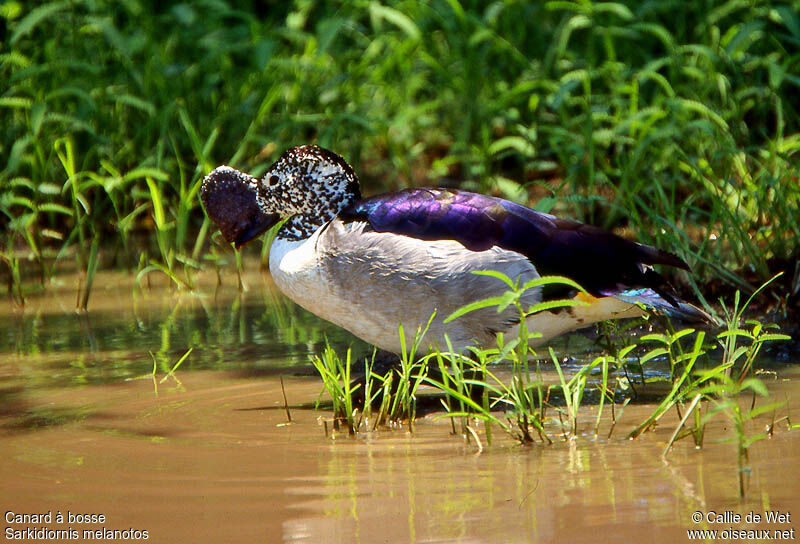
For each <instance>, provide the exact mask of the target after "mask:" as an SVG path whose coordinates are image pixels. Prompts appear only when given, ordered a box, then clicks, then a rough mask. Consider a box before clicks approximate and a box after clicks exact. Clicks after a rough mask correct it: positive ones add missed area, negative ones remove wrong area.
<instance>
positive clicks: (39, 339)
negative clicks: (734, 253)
mask: <svg viewBox="0 0 800 544" xmlns="http://www.w3.org/2000/svg"><path fill="white" fill-rule="evenodd" d="M249 268H250V269H254V268H255V267H249ZM75 283H76V282H75V278H72V277H69V276H67V277H61V278H58V277H57V278H56V280H54V284H53V285H51V286H50V287H49V288H48V289H47V290H46V291H44V292H42V293H39V294H36V295H31V296H29V297H28V301H27V304H26V307H25V309H24V311H20V310H19V309H17V308H14V307H13V306H12V305H11V304H10V302H9V301H4V302H3V303H2V305H0V334H2V336H0V397H2V399H1V401H0V402H1V404H0V444H1V445H2V450H0V451H2V459H3V460H2V463H1V464H0V490H2V494H1V495H0V497H2V503H3V515H4V521H3V524H2V527H3V531H4V533H3V535H4V538H5V539H6V540H14V539H21V538H23V537H25V538H26V539H27V540H30V539H32V538H33V539H35V538H36V536H37V533H36V532H35V531H36V530H40V531H41V529H42V528H44V529H45V531H50V532H49V533H48V532H45V533H41V532H40V533H38V535H39V536H40V537H45V538H44V539H42V538H40V539H39V540H36V541H51V542H52V541H57V540H58V539H59V538H58V537H61V538H60V540H62V541H78V542H82V541H86V540H88V538H84V537H85V536H87V535H84V534H83V531H84V530H88V531H98V530H99V531H104V530H105V531H114V530H117V531H120V532H118V533H117V535H116V541H120V540H125V541H135V540H143V537H144V536H145V532H146V536H147V537H148V538H147V540H148V541H152V542H347V543H354V542H359V543H372V542H465V543H466V542H556V541H559V542H590V541H591V542H612V541H613V542H621V541H630V542H639V541H654V542H685V541H689V540H690V538H689V537H690V535H689V534H688V533H687V530H690V529H711V530H718V531H720V533H719V534H718V537H717V540H723V541H724V540H726V539H725V538H724V537H725V535H726V534H727V536H729V537H731V536H732V533H731V532H730V531H731V529H735V530H752V531H762V532H761V533H750V534H749V536H750V537H752V538H745V539H744V540H751V541H752V540H755V539H756V538H757V537H762V538H763V537H764V536H769V539H768V540H767V541H777V540H778V539H777V536H784V535H785V536H786V538H785V539H786V540H791V539H797V538H800V535H797V534H796V531H797V529H800V477H798V476H800V468H798V467H799V466H800V429H798V430H788V429H787V426H786V424H785V422H782V423H779V424H777V425H776V426H775V432H774V434H773V436H772V437H771V438H768V439H765V440H761V441H759V442H757V443H755V444H754V445H753V446H752V448H751V452H750V463H749V483H748V487H747V495H746V496H745V498H744V499H740V497H739V483H738V477H737V470H738V468H737V466H738V465H737V455H736V445H735V443H731V442H726V441H725V440H726V439H730V438H731V437H732V434H731V433H732V431H731V429H730V428H729V427H730V425H729V424H728V422H726V421H725V420H723V419H722V418H719V419H717V420H715V421H714V422H712V423H711V424H710V426H709V429H708V430H707V436H706V444H705V447H704V448H703V449H702V450H696V449H695V448H694V446H693V443H691V442H690V441H689V440H688V439H687V440H683V441H680V442H678V443H677V444H676V446H675V447H674V448H673V450H672V452H671V453H670V455H669V456H668V457H667V458H666V459H663V458H662V456H661V453H662V451H663V449H664V446H665V444H666V442H667V440H668V439H669V436H670V435H671V433H672V431H673V430H674V428H675V425H676V424H677V417H676V416H675V415H674V414H672V413H670V414H669V415H668V416H665V418H663V420H662V423H661V424H660V425H659V426H658V427H657V428H656V430H655V431H653V432H649V433H646V434H645V435H643V436H642V437H640V438H639V439H637V440H626V439H624V436H625V434H626V432H627V431H629V430H630V429H632V428H633V426H634V425H635V424H636V423H638V422H640V421H642V420H643V419H644V418H645V417H646V416H647V415H648V414H649V413H650V412H651V411H652V410H653V408H654V406H653V405H628V406H627V407H626V408H625V409H624V412H623V413H622V416H621V418H620V421H619V424H618V425H617V427H616V428H615V430H614V433H613V434H612V435H611V437H610V438H607V437H606V434H607V432H608V429H609V426H610V419H609V412H608V410H606V411H605V413H604V416H603V421H602V424H601V427H600V428H601V436H600V437H599V438H595V437H594V436H593V435H592V428H593V426H594V417H595V415H596V413H597V412H596V410H597V407H596V406H585V407H582V408H581V413H580V414H581V419H580V421H581V429H582V432H581V433H580V436H579V437H578V438H577V439H573V440H563V439H556V440H555V442H554V443H553V444H552V445H549V446H543V445H534V446H520V445H518V444H516V443H515V442H514V441H513V440H511V439H510V438H507V437H504V436H503V435H502V432H501V431H500V430H499V429H495V433H494V436H495V440H494V442H493V444H492V446H491V447H486V448H485V449H484V450H483V451H482V452H478V450H477V448H476V447H475V445H474V443H472V442H468V441H466V440H465V439H464V438H463V437H460V436H456V435H453V434H451V426H450V424H449V422H448V421H446V420H443V419H440V418H437V417H436V414H430V415H427V416H425V417H424V418H422V419H420V420H419V421H418V422H417V423H416V425H415V426H414V431H413V433H411V432H408V430H407V429H383V430H379V431H377V432H374V433H368V434H365V435H361V436H359V437H357V438H350V437H347V436H346V435H344V434H336V435H333V437H332V436H330V435H328V436H326V434H325V429H324V425H323V421H324V420H325V419H326V418H328V417H329V416H330V414H328V413H326V412H325V411H324V410H323V411H315V410H314V409H313V403H314V401H315V400H316V399H317V397H318V394H319V392H320V388H321V384H320V382H319V380H318V378H316V377H315V376H314V375H313V373H312V372H311V370H310V367H309V365H308V356H309V354H310V353H318V352H319V351H320V350H321V349H322V347H323V346H324V342H325V338H326V337H327V338H328V339H329V341H330V342H331V343H332V344H333V345H334V346H336V347H337V349H344V348H345V347H346V346H347V345H349V344H350V343H352V342H353V339H352V338H351V337H349V336H348V335H347V334H346V333H344V332H342V331H339V330H338V329H336V327H334V326H332V325H329V324H326V323H324V322H321V321H319V320H317V319H315V318H313V316H310V315H309V314H307V313H306V312H303V311H302V310H300V309H298V308H297V307H295V306H293V305H292V304H290V303H288V302H286V301H285V299H283V298H282V297H280V296H279V295H278V294H276V293H275V291H274V289H273V288H272V287H271V284H270V281H269V278H268V277H266V276H263V275H261V274H259V273H258V272H257V271H255V270H254V271H253V272H250V273H249V274H248V275H247V276H246V278H245V283H246V284H247V286H248V290H247V291H246V292H244V293H243V294H240V293H239V291H238V289H237V288H236V284H235V281H234V282H231V280H230V279H227V278H226V282H224V283H223V285H222V286H221V287H217V286H216V285H215V281H214V278H210V277H206V278H203V279H201V281H200V288H199V289H198V290H197V292H195V293H194V294H188V293H179V292H176V291H174V290H172V289H171V288H169V286H168V285H167V284H166V283H164V282H162V281H160V280H159V278H157V277H154V278H153V281H152V283H151V286H150V287H149V288H141V289H137V288H134V281H133V278H132V277H131V276H130V275H129V274H126V273H116V272H108V273H102V274H100V275H99V276H98V278H97V279H96V282H95V285H96V287H95V290H94V292H93V293H92V296H91V299H90V306H89V307H90V312H89V314H88V315H86V316H79V315H76V314H75V312H74V310H73V308H74V301H75V296H76V293H75V290H74V288H75V287H74V286H75ZM355 346H356V349H359V347H360V348H361V349H363V348H364V346H363V345H359V344H358V343H357V342H356V343H355ZM190 347H191V348H193V351H192V353H191V354H190V355H189V357H188V358H187V359H186V360H185V362H184V363H183V364H182V365H181V366H180V367H179V368H178V369H177V370H176V372H175V374H174V376H167V373H168V371H169V369H170V368H171V367H172V365H174V363H175V362H176V361H177V360H178V359H179V358H180V357H181V355H183V354H184V353H185V352H186V350H187V349H188V348H190ZM154 360H155V365H156V372H155V380H154V378H153V364H154V363H153V361H154ZM799 368H800V367H798V366H797V365H779V366H777V367H774V368H773V370H775V372H776V374H775V375H774V376H773V375H769V376H767V377H765V380H766V381H767V383H768V386H769V388H770V391H771V394H772V400H784V399H788V400H789V405H790V406H789V409H790V410H791V411H790V413H794V414H800V402H799V401H798V399H800V387H799V386H798V383H800V381H799V380H800V369H799ZM281 376H282V377H283V379H284V382H285V389H286V393H287V396H288V402H289V405H290V410H291V416H292V422H291V423H289V422H288V421H287V417H286V414H285V411H284V407H283V400H282V399H283V397H282V393H281V386H280V381H279V379H280V377H281ZM164 378H166V379H164ZM162 380H163V381H162ZM786 413H787V412H786V408H781V409H779V410H778V413H777V417H783V416H784V415H786ZM771 418H772V414H771V413H769V414H765V415H764V416H763V417H761V418H759V420H757V421H756V422H755V423H753V424H751V425H750V427H748V432H750V433H757V432H763V428H764V425H765V424H767V423H769V422H770V421H771ZM797 419H798V420H800V415H798V416H797ZM550 430H551V431H552V432H551V436H553V437H554V438H558V432H557V429H555V428H552V429H550ZM765 510H766V511H780V512H782V513H785V514H788V515H789V516H788V517H784V518H779V519H773V520H771V521H767V520H766V519H764V515H765V514H764V511H765ZM697 512H699V513H700V516H701V517H702V519H701V521H700V522H699V523H696V522H694V521H693V516H695V515H697V514H696V513H697ZM37 513H41V514H47V513H50V515H51V517H50V518H42V519H37V518H35V517H27V518H24V519H23V518H15V516H17V515H30V514H37ZM59 513H61V514H62V515H63V516H64V518H65V519H64V520H63V522H61V523H59V522H58V520H57V518H56V516H57V515H58V514H59ZM76 514H79V515H86V514H90V515H95V516H96V517H94V518H89V519H88V520H86V519H81V520H80V521H83V523H80V522H79V519H78V518H76V517H75V515H76ZM70 515H71V516H72V518H71V521H70V518H69V516H70ZM101 515H102V516H104V518H103V519H102V521H100V518H99V517H97V516H101ZM756 515H758V516H761V518H762V519H761V520H760V521H755V520H754V516H756ZM736 516H740V517H741V519H737V517H736ZM748 516H750V517H749V518H748ZM18 520H19V521H18ZM726 530H727V531H729V532H728V533H723V531H726ZM26 531H28V532H26ZM30 531H33V533H31V532H30ZM54 531H62V532H61V533H55V532H54ZM70 531H75V532H74V533H72V532H70ZM122 531H125V532H122ZM763 531H769V534H768V535H766V534H765V533H764V532H763ZM777 531H786V532H785V533H784V532H781V533H780V534H778V533H777ZM100 534H101V536H102V535H105V536H114V535H113V533H105V534H103V533H100ZM738 535H739V536H748V535H747V533H745V534H744V535H742V534H741V533H739V534H738ZM68 537H69V538H68ZM727 540H733V538H728V539H727ZM738 540H743V539H742V538H738Z"/></svg>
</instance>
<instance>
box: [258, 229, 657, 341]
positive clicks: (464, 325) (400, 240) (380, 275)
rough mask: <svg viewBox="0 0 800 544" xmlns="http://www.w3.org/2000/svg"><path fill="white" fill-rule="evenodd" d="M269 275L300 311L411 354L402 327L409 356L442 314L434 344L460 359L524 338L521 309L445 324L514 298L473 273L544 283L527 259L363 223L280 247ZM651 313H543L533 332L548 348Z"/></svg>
mask: <svg viewBox="0 0 800 544" xmlns="http://www.w3.org/2000/svg"><path fill="white" fill-rule="evenodd" d="M269 267H270V272H271V274H272V277H273V279H274V281H275V283H276V285H277V286H278V288H279V289H280V290H281V291H282V292H283V293H284V294H286V295H287V296H288V297H289V298H291V299H292V300H293V301H295V302H296V303H297V304H299V305H300V306H302V307H304V308H305V309H307V310H309V311H310V312H312V313H314V314H316V315H318V316H319V317H322V318H323V319H326V320H328V321H331V322H332V323H335V324H336V325H339V326H340V327H343V328H345V329H347V330H349V331H350V332H352V333H353V334H354V335H356V336H358V337H359V338H361V339H363V340H365V341H366V342H368V343H370V344H372V345H375V346H377V347H379V348H382V349H385V350H387V351H391V352H394V353H400V352H401V351H402V348H401V346H402V344H401V341H400V336H399V333H398V326H399V325H400V324H401V323H402V324H403V327H404V333H405V334H404V336H405V341H406V346H407V347H408V346H410V345H411V342H412V340H413V337H414V333H415V331H416V330H417V328H418V327H420V326H424V325H425V324H426V323H427V321H428V319H429V318H430V316H431V313H433V312H434V311H436V314H437V315H436V317H435V319H434V321H433V323H432V324H431V327H430V329H429V332H428V334H427V336H426V337H425V344H438V345H439V347H441V348H442V349H446V347H447V344H446V341H445V335H447V336H448V338H449V340H450V341H451V343H452V346H453V348H454V349H456V350H459V351H461V350H463V349H465V348H466V347H467V346H469V345H472V344H475V343H478V344H491V343H493V340H494V334H495V332H503V333H504V334H505V335H506V337H507V338H508V337H509V335H515V334H516V333H517V327H516V326H515V325H513V324H512V323H510V322H509V318H511V317H513V315H514V312H515V310H513V309H511V310H508V311H507V312H506V313H505V314H498V313H497V312H496V310H495V309H494V308H489V309H484V310H480V311H477V312H472V313H471V314H467V315H465V316H463V317H460V318H458V319H456V320H454V321H452V322H450V323H448V324H445V323H444V322H443V321H444V318H445V317H447V316H448V315H450V314H451V313H452V312H453V311H455V310H456V309H457V308H459V307H461V306H463V305H465V304H467V303H469V302H472V301H474V300H481V299H484V298H487V297H489V296H496V295H499V294H501V293H502V292H503V291H504V290H505V287H504V286H503V285H502V283H500V282H499V280H497V279H496V278H488V277H486V276H478V275H475V274H472V271H473V270H494V269H499V270H500V271H502V272H504V273H505V274H507V275H508V276H510V277H512V278H515V277H516V276H519V275H522V278H523V281H526V280H527V279H530V278H532V277H537V276H538V274H537V273H536V269H535V268H534V267H533V266H532V265H531V264H530V262H529V261H528V260H527V258H525V257H523V256H521V255H519V254H517V253H514V252H510V251H506V250H503V249H500V248H491V249H490V250H487V251H481V252H476V251H470V250H467V249H466V248H464V247H463V246H462V245H461V244H460V243H458V242H455V241H451V240H442V241H435V242H431V241H423V240H417V239H415V238H410V237H406V236H400V235H395V234H390V233H383V234H381V233H376V232H372V231H370V230H368V229H367V230H366V231H365V230H364V225H363V224H361V225H358V224H355V225H354V224H346V225H345V224H342V223H340V222H338V221H333V222H332V223H329V224H328V225H326V226H325V227H323V228H321V229H319V230H317V231H316V232H315V233H314V234H313V235H312V236H311V237H309V238H308V239H306V240H302V241H289V240H285V239H282V238H280V237H279V238H276V240H275V242H274V243H273V245H272V248H271V250H270V259H269ZM590 298H591V297H590ZM538 300H539V293H538V292H531V293H529V294H528V295H527V298H526V299H525V301H524V305H525V306H527V305H531V304H535V303H536V302H538ZM642 313H643V312H642V310H641V309H640V308H639V307H638V306H636V305H635V304H632V303H630V302H624V301H622V300H618V299H616V298H612V297H606V298H600V299H591V304H589V305H586V306H576V307H573V308H571V309H570V310H569V311H567V310H562V311H558V312H541V313H538V314H535V315H533V316H531V317H529V318H528V320H527V324H528V330H529V331H530V332H540V333H541V334H542V336H541V337H540V338H538V339H536V340H534V341H533V342H532V343H533V344H541V343H544V342H546V341H548V340H550V339H552V338H554V337H556V336H559V335H561V334H564V333H566V332H569V331H573V330H576V329H580V328H582V327H586V326H589V325H591V324H592V323H595V322H597V321H602V320H604V319H614V318H625V317H634V316H638V315H642ZM423 349H425V348H423Z"/></svg>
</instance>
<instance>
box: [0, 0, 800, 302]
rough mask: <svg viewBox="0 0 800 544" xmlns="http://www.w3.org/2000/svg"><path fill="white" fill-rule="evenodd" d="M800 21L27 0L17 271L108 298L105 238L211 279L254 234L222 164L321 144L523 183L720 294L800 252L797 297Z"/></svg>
mask: <svg viewBox="0 0 800 544" xmlns="http://www.w3.org/2000/svg"><path fill="white" fill-rule="evenodd" d="M798 14H800V1H798V0H785V1H743V0H728V1H711V0H707V1H698V2H682V1H670V0H654V1H644V2H633V1H629V2H593V1H588V0H583V1H552V2H521V1H514V0H506V1H497V2H491V3H486V2H470V1H463V2H459V1H458V0H434V1H432V2H422V1H417V0H404V1H394V2H389V1H386V2H385V3H381V2H378V1H367V0H356V1H353V2H332V1H326V2H316V1H311V0H296V1H294V2H233V1H231V2H226V1H223V0H203V1H197V2H186V3H176V2H155V1H146V0H121V1H118V2H110V1H104V0H64V1H48V2H45V3H34V2H24V3H23V2H16V1H7V2H4V3H3V4H0V125H1V126H2V127H3V129H2V131H0V227H1V228H0V259H2V261H3V262H4V263H5V264H6V266H5V268H6V271H4V272H0V273H6V274H7V280H8V289H9V291H10V292H11V293H12V296H14V297H16V298H18V299H19V300H20V301H23V300H24V296H25V293H26V292H27V291H26V290H30V289H35V288H37V287H36V286H35V285H34V286H30V285H27V284H28V283H31V282H30V281H28V280H30V278H36V279H37V280H41V281H39V284H40V286H39V288H41V285H45V284H46V279H47V277H49V275H50V274H51V273H52V271H53V270H54V266H55V265H56V264H57V263H58V262H60V261H73V260H74V262H75V263H76V266H78V267H80V268H81V269H84V270H86V273H87V274H86V277H87V284H88V288H87V290H86V296H87V297H88V290H89V289H90V288H91V278H92V277H93V274H94V270H96V268H97V267H98V266H99V264H98V263H99V261H100V259H99V258H98V254H102V255H105V256H107V260H108V263H106V259H104V260H103V264H104V265H105V264H108V265H111V266H120V265H123V266H128V267H138V269H139V270H140V271H152V270H156V269H157V270H162V271H164V272H165V273H167V274H168V275H170V277H172V278H173V279H174V280H175V281H176V282H177V283H179V284H185V285H191V271H192V270H194V269H197V268H199V267H202V266H207V265H208V260H211V261H215V260H218V259H219V255H221V254H222V252H223V251H227V250H228V248H226V247H222V242H221V240H219V239H215V238H214V236H211V230H212V229H210V228H209V227H210V225H209V223H208V220H207V218H205V215H204V213H203V211H202V209H201V206H200V203H199V199H198V197H197V191H198V189H199V183H200V181H201V180H202V177H203V176H204V175H205V174H206V173H207V172H208V171H209V170H211V169H212V168H213V167H215V166H217V165H219V164H222V163H226V164H231V165H234V166H236V167H238V168H241V169H243V170H247V171H250V172H252V173H253V174H255V175H258V174H260V173H263V172H264V171H265V170H266V168H267V167H268V166H269V164H270V163H271V161H273V160H274V159H276V158H277V156H278V155H279V154H280V153H281V152H282V151H283V150H284V149H285V148H287V147H289V146H292V145H296V144H301V143H310V142H313V143H318V144H320V145H322V146H325V147H328V148H331V149H333V150H334V151H336V152H338V153H340V154H342V155H343V156H345V157H346V158H347V159H348V161H350V162H351V163H352V164H353V165H354V167H355V168H356V171H357V172H359V174H360V176H361V179H362V183H363V184H364V185H365V193H366V194H371V193H375V192H379V191H382V190H388V189H393V188H397V187H405V186H409V185H454V186H461V187H464V188H468V189H475V190H480V191H485V192H490V193H494V194H499V195H502V196H505V197H507V198H510V199H513V200H516V201H520V202H524V203H527V204H530V205H533V206H535V207H536V208H537V209H539V210H542V211H553V212H556V213H559V214H563V215H567V216H571V217H573V218H576V219H579V220H584V221H589V222H592V223H594V224H597V225H599V226H602V227H606V228H612V229H616V230H618V231H622V232H623V234H626V235H629V236H635V237H636V238H637V239H639V240H641V241H643V242H647V243H651V244H654V245H657V246H659V247H662V248H665V249H668V250H670V251H673V252H675V253H677V254H679V255H681V256H682V257H684V258H685V259H686V260H687V261H688V262H689V263H690V265H691V266H692V267H693V270H694V272H693V275H692V276H691V277H689V276H683V277H682V278H674V277H673V280H676V279H677V280H679V283H680V282H682V283H683V284H685V285H688V286H689V287H691V288H692V289H693V290H694V291H695V294H696V295H697V296H699V297H700V298H701V299H702V298H703V296H704V295H705V296H707V297H709V298H711V296H712V295H714V294H715V293H717V292H718V291H719V289H718V288H719V287H723V288H726V286H727V287H728V288H734V287H735V288H744V289H751V288H752V287H753V286H755V285H758V284H760V283H761V282H762V281H764V280H766V279H768V278H769V277H771V275H772V274H773V272H774V271H775V270H778V269H784V270H787V271H788V273H787V274H785V275H784V277H783V278H782V279H781V280H780V281H781V282H782V283H778V284H775V285H777V286H778V288H777V291H776V294H777V296H778V297H779V298H781V299H782V300H783V301H784V303H786V302H787V301H789V300H790V299H791V300H793V301H794V302H793V303H794V304H797V298H798V297H797V293H798V289H800V285H798V284H799V283H800V268H798V264H797V263H798V260H797V258H798V249H797V247H798V244H797V240H798V239H800V211H799V210H800V172H799V171H798V164H800V99H798V98H797V97H798V96H800V15H798ZM101 248H102V249H103V251H102V252H101V251H100V249H101ZM140 254H141V255H142V256H141V257H140ZM29 263H31V264H29ZM34 283H35V282H34ZM711 300H715V299H711Z"/></svg>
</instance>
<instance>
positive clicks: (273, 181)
mask: <svg viewBox="0 0 800 544" xmlns="http://www.w3.org/2000/svg"><path fill="white" fill-rule="evenodd" d="M280 180H281V178H279V177H278V176H276V175H275V174H272V175H271V176H270V177H269V180H268V181H269V186H270V187H275V186H276V185H277V184H278V182H279V181H280Z"/></svg>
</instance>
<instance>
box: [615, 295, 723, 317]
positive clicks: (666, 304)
mask: <svg viewBox="0 0 800 544" xmlns="http://www.w3.org/2000/svg"><path fill="white" fill-rule="evenodd" d="M614 298H617V299H619V300H622V301H625V302H631V303H633V304H642V305H643V306H644V307H645V308H647V309H648V310H652V311H655V312H656V313H661V314H664V315H666V316H668V317H670V318H672V319H678V320H681V321H684V322H686V323H693V324H704V325H708V324H710V325H717V324H718V323H717V320H716V319H714V318H713V317H712V316H711V315H709V314H708V313H707V312H706V311H705V310H703V309H701V308H698V307H697V306H695V305H694V304H689V303H688V302H683V301H682V300H678V299H675V298H674V297H672V296H669V299H668V298H666V297H664V296H662V295H661V294H660V293H657V292H656V291H654V290H653V289H651V288H639V289H627V290H625V291H622V292H621V293H617V294H615V295H614Z"/></svg>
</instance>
